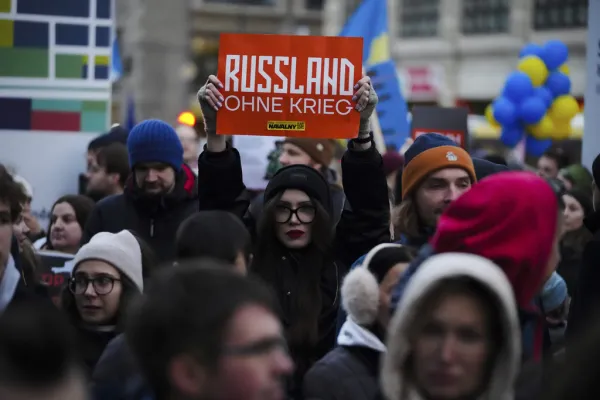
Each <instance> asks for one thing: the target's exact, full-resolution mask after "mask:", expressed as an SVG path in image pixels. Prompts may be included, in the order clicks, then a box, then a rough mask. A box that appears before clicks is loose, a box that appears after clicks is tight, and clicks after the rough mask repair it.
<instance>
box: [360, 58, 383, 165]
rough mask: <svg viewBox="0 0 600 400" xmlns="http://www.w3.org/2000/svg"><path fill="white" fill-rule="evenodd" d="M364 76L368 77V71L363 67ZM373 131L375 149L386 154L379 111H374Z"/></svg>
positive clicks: (372, 116)
mask: <svg viewBox="0 0 600 400" xmlns="http://www.w3.org/2000/svg"><path fill="white" fill-rule="evenodd" d="M362 73H363V76H365V75H367V70H366V69H365V67H364V66H363V70H362ZM369 122H370V123H371V131H373V141H374V142H375V148H376V149H377V151H378V152H380V153H381V154H383V153H385V140H383V132H382V131H381V125H380V124H379V116H377V109H375V110H373V114H371V118H370V121H369Z"/></svg>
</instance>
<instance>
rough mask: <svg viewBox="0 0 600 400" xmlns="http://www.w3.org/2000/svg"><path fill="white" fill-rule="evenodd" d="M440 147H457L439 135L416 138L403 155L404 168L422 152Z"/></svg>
mask: <svg viewBox="0 0 600 400" xmlns="http://www.w3.org/2000/svg"><path fill="white" fill-rule="evenodd" d="M440 146H454V147H459V146H458V144H456V142H455V141H453V140H452V139H450V138H449V137H447V136H444V135H440V134H439V133H434V132H430V133H425V134H423V135H419V136H417V138H416V139H415V141H414V142H413V144H411V145H410V147H409V148H408V149H407V150H406V152H405V153H404V166H407V165H408V163H410V162H411V161H412V159H413V158H415V157H416V156H418V155H419V154H421V153H423V152H424V151H427V150H429V149H433V148H435V147H440Z"/></svg>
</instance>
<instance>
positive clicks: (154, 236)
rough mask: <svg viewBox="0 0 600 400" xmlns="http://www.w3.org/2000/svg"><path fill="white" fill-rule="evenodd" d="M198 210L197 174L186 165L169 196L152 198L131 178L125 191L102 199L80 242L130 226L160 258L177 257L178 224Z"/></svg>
mask: <svg viewBox="0 0 600 400" xmlns="http://www.w3.org/2000/svg"><path fill="white" fill-rule="evenodd" d="M197 211H198V191H197V185H196V176H195V175H194V173H193V172H192V170H191V169H190V168H189V167H187V166H184V167H183V168H182V170H181V171H180V172H179V174H178V175H177V180H176V183H175V188H174V189H173V191H172V192H171V193H169V194H168V195H166V196H162V197H156V198H149V197H147V196H146V195H144V193H142V192H141V190H140V189H138V188H137V186H136V185H135V183H134V182H133V180H132V179H131V178H130V179H129V181H128V182H127V185H126V187H125V192H124V193H122V194H118V195H114V196H110V197H107V198H104V199H102V200H101V201H99V202H98V203H97V204H96V206H95V207H94V210H93V211H92V214H91V215H90V217H89V218H88V221H87V223H86V225H85V229H84V232H83V235H82V237H81V244H82V245H84V244H86V243H87V242H89V241H90V239H91V238H92V236H94V235H95V234H96V233H98V232H111V233H117V232H120V231H122V230H124V229H130V230H132V231H134V232H135V233H136V234H138V235H139V236H140V237H141V238H142V239H144V241H146V243H148V244H149V245H150V247H151V248H152V249H153V250H154V251H155V253H156V256H157V257H158V259H159V260H160V261H173V260H174V259H175V234H176V233H177V229H178V228H179V225H180V224H181V223H182V222H183V220H185V219H186V218H187V217H189V216H190V215H191V214H193V213H195V212H197Z"/></svg>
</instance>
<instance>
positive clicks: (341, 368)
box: [303, 320, 386, 400]
mask: <svg viewBox="0 0 600 400" xmlns="http://www.w3.org/2000/svg"><path fill="white" fill-rule="evenodd" d="M384 335H385V333H384V330H383V329H381V328H380V327H379V325H374V326H372V327H370V328H366V327H363V326H359V325H358V324H356V323H355V322H353V321H352V320H348V321H346V323H344V326H343V328H342V331H341V333H340V334H339V335H338V339H337V344H338V345H337V347H336V348H335V349H333V350H331V351H330V352H329V353H327V355H326V356H325V357H323V358H322V359H320V360H319V361H317V362H316V363H315V365H313V366H312V368H311V369H310V370H309V371H308V373H307V374H306V377H305V378H304V385H303V389H304V390H303V394H304V398H305V399H306V400H375V399H377V398H378V396H379V394H380V390H379V369H380V358H381V355H382V354H384V352H385V350H386V349H385V345H384V344H383V342H382V338H383V337H384Z"/></svg>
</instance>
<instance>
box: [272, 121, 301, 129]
mask: <svg viewBox="0 0 600 400" xmlns="http://www.w3.org/2000/svg"><path fill="white" fill-rule="evenodd" d="M305 125H306V124H305V123H304V121H269V122H267V129H268V130H270V131H303V130H305V129H306V126H305Z"/></svg>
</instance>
